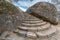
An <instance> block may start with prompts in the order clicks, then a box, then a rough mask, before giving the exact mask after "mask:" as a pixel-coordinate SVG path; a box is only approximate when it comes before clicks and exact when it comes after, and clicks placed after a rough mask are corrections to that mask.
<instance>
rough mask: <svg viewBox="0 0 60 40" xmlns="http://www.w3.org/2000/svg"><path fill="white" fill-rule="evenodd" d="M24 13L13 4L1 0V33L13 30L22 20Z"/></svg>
mask: <svg viewBox="0 0 60 40" xmlns="http://www.w3.org/2000/svg"><path fill="white" fill-rule="evenodd" d="M22 13H23V12H22V11H21V10H20V9H18V8H17V7H16V6H14V5H13V4H11V3H9V2H6V1H3V0H0V33H2V32H4V31H13V30H14V29H15V28H16V27H17V25H18V24H19V23H20V22H21V20H22V15H21V14H22ZM18 16H19V17H18ZM20 19H21V20H20ZM19 21H20V22H19ZM18 22H19V23H18Z"/></svg>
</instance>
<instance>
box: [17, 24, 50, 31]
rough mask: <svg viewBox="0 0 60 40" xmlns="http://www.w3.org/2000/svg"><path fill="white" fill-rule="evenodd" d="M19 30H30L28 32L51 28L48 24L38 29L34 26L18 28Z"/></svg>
mask: <svg viewBox="0 0 60 40" xmlns="http://www.w3.org/2000/svg"><path fill="white" fill-rule="evenodd" d="M18 28H19V29H22V30H28V31H37V30H39V31H41V30H45V29H48V28H50V24H49V23H47V24H45V25H42V26H38V27H37V26H36V27H34V26H32V27H26V26H18Z"/></svg>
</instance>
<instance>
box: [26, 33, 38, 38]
mask: <svg viewBox="0 0 60 40" xmlns="http://www.w3.org/2000/svg"><path fill="white" fill-rule="evenodd" d="M27 37H28V38H37V35H36V34H35V33H33V32H27Z"/></svg>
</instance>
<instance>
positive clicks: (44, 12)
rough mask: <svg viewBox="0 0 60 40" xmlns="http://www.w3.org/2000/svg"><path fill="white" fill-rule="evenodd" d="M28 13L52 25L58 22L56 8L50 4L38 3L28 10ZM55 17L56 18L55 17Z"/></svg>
mask: <svg viewBox="0 0 60 40" xmlns="http://www.w3.org/2000/svg"><path fill="white" fill-rule="evenodd" d="M27 12H28V13H30V14H33V15H34V16H37V17H38V18H42V19H43V20H46V21H49V22H50V23H52V24H57V21H56V18H55V17H56V13H57V9H56V7H55V6H54V5H53V4H51V3H48V2H38V3H36V4H35V5H33V6H32V7H30V8H29V9H28V10H27ZM54 16H55V17H54Z"/></svg>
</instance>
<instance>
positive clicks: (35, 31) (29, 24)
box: [15, 16, 56, 39]
mask: <svg viewBox="0 0 60 40" xmlns="http://www.w3.org/2000/svg"><path fill="white" fill-rule="evenodd" d="M15 32H16V33H18V34H20V35H22V36H24V37H27V38H33V39H35V38H41V37H42V38H46V37H50V36H52V35H54V34H55V33H56V28H55V27H53V25H51V24H50V23H48V22H45V21H43V20H41V19H38V18H36V17H32V16H28V19H24V20H23V21H22V23H21V25H20V26H18V29H17V30H16V31H15Z"/></svg>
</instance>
